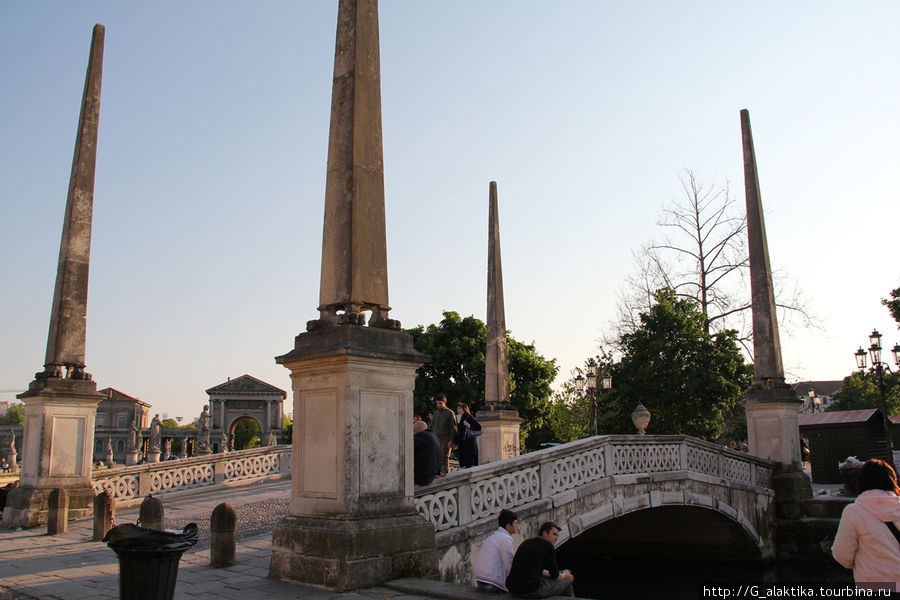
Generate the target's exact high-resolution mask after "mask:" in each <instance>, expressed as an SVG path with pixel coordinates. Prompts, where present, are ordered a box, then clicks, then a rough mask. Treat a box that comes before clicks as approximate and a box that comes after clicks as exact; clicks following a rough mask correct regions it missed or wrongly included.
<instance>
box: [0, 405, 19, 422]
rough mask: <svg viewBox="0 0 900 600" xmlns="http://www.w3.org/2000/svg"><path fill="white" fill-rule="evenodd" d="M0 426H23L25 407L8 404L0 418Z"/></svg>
mask: <svg viewBox="0 0 900 600" xmlns="http://www.w3.org/2000/svg"><path fill="white" fill-rule="evenodd" d="M0 425H25V405H24V404H10V406H9V408H7V409H6V414H5V415H4V416H2V417H0Z"/></svg>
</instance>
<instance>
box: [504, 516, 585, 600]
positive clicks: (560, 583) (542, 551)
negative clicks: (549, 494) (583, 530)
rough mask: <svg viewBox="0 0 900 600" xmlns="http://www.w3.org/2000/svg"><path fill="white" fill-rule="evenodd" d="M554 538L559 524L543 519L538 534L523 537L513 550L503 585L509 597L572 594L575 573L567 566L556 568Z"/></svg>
mask: <svg viewBox="0 0 900 600" xmlns="http://www.w3.org/2000/svg"><path fill="white" fill-rule="evenodd" d="M557 539H559V526H557V525H554V524H553V523H551V522H549V521H547V522H546V523H544V524H542V525H541V528H540V529H539V530H538V537H536V538H531V539H530V540H525V541H524V542H522V544H521V545H520V546H519V549H518V550H516V554H515V556H513V562H512V567H511V568H510V570H509V575H508V576H507V577H506V587H507V589H509V593H510V594H512V596H513V598H549V597H550V596H573V597H574V596H575V593H574V591H573V590H572V582H573V581H575V577H574V576H573V575H572V573H571V572H570V571H569V570H568V569H566V570H564V571H560V570H559V567H558V566H556V548H555V547H554V544H556V540H557Z"/></svg>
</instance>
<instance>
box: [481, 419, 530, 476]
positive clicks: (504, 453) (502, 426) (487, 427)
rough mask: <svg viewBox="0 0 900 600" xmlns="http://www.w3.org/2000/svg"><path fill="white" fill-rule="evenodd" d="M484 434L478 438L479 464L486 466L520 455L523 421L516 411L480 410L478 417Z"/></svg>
mask: <svg viewBox="0 0 900 600" xmlns="http://www.w3.org/2000/svg"><path fill="white" fill-rule="evenodd" d="M476 418H477V419H478V422H479V423H481V429H482V432H483V433H482V434H481V436H480V437H479V438H478V462H479V463H480V464H485V463H489V462H496V461H498V460H504V459H507V458H512V457H514V456H518V455H519V426H520V425H521V423H522V421H523V419H521V418H520V417H519V412H518V411H516V410H504V409H500V410H480V411H478V414H477V415H476Z"/></svg>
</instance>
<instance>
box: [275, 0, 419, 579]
mask: <svg viewBox="0 0 900 600" xmlns="http://www.w3.org/2000/svg"><path fill="white" fill-rule="evenodd" d="M379 62H380V61H379V47H378V4H377V2H376V0H340V3H339V7H338V27H337V42H336V46H335V63H334V85H333V88H332V103H331V130H330V134H329V145H328V173H327V177H326V186H325V222H324V228H323V231H324V233H323V241H322V270H321V280H320V284H321V286H320V293H319V307H318V311H319V319H317V320H314V321H310V322H308V323H307V331H306V332H304V333H301V334H300V335H298V336H297V337H296V339H295V343H294V349H293V350H292V351H291V352H289V353H288V354H285V355H283V356H279V357H277V358H276V361H277V362H278V363H279V364H282V365H284V366H285V367H287V368H288V369H290V371H291V383H292V389H293V393H294V416H295V421H294V440H293V441H294V446H293V452H292V457H293V458H292V471H291V472H292V484H291V512H290V515H289V516H288V517H286V518H285V519H284V520H283V521H282V522H281V523H280V524H278V525H276V526H275V527H274V528H273V531H272V558H271V563H270V565H269V576H270V577H272V578H275V579H284V580H292V581H299V582H305V583H312V584H316V585H323V586H326V587H329V588H332V589H336V590H339V591H344V590H351V589H358V588H363V587H370V586H373V585H378V584H380V583H383V582H385V581H388V580H391V579H396V578H399V577H421V576H424V575H427V574H429V573H432V572H434V571H435V570H436V566H437V552H436V550H435V541H434V528H433V527H432V525H431V524H430V523H427V522H426V521H425V520H423V519H422V518H421V517H420V516H419V515H418V514H417V512H416V510H415V506H414V502H413V494H414V491H413V469H412V467H413V465H412V445H413V438H412V422H413V414H412V393H413V387H414V384H415V377H416V369H417V368H418V367H419V366H420V365H421V364H422V363H423V361H424V360H425V359H426V358H427V357H425V356H423V355H422V354H420V353H418V352H416V351H415V349H414V348H413V345H412V337H411V336H409V335H408V334H406V333H404V332H402V331H400V330H399V329H400V323H399V322H398V321H395V320H393V319H390V318H388V312H389V310H390V306H389V304H388V286H387V244H386V239H385V220H384V218H385V217H384V215H385V212H384V166H383V161H382V146H381V84H380V64H379ZM367 312H370V313H371V314H370V316H369V318H368V324H366V313H367Z"/></svg>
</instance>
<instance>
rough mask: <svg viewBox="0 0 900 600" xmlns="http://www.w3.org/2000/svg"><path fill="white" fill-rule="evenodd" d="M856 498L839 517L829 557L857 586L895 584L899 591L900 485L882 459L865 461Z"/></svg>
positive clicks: (895, 588)
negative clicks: (841, 566)
mask: <svg viewBox="0 0 900 600" xmlns="http://www.w3.org/2000/svg"><path fill="white" fill-rule="evenodd" d="M856 488H857V490H858V491H859V496H858V497H857V498H856V501H855V502H854V503H853V504H851V505H849V506H847V507H846V508H845V509H844V512H843V513H842V514H841V523H840V525H839V526H838V530H837V535H835V537H834V545H832V547H831V555H832V556H833V557H834V559H835V560H836V561H838V562H839V563H841V564H842V565H843V566H845V567H847V568H848V569H853V580H854V581H855V582H856V584H857V587H864V586H861V585H859V584H860V583H888V582H892V583H893V584H894V593H895V594H896V593H898V592H900V531H898V528H900V486H898V485H897V473H896V472H894V469H892V468H891V466H890V465H889V464H888V463H886V462H885V461H883V460H878V459H877V458H873V459H870V460H867V461H866V462H865V464H864V465H863V466H862V468H860V470H859V475H858V476H857V480H856Z"/></svg>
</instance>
